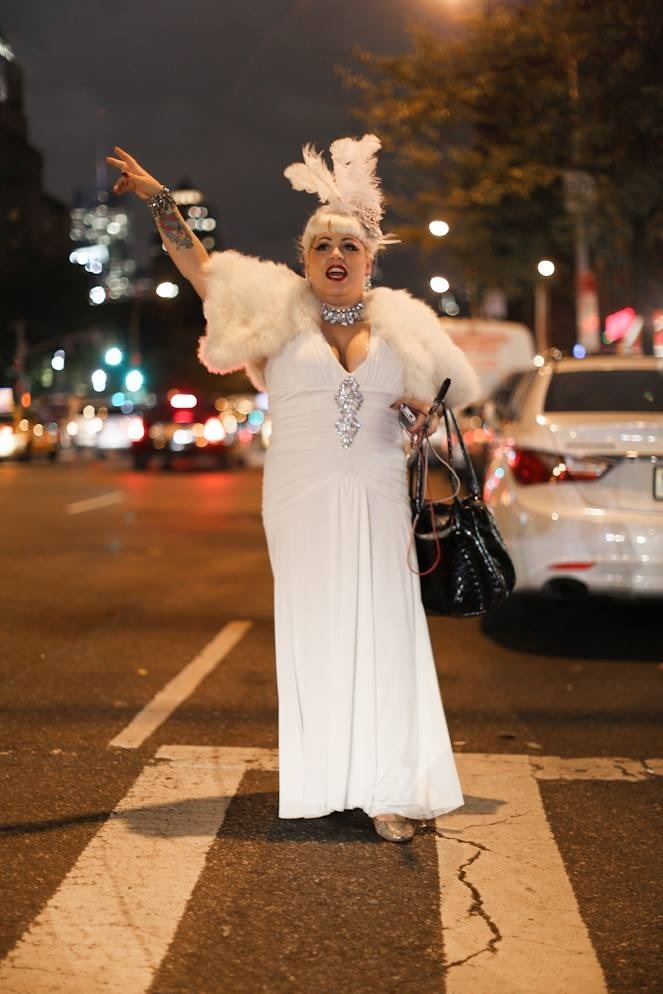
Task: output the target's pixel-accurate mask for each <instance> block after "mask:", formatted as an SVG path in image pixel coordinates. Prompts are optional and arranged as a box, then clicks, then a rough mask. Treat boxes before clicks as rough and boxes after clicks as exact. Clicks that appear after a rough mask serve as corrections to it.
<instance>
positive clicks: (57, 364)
mask: <svg viewBox="0 0 663 994" xmlns="http://www.w3.org/2000/svg"><path fill="white" fill-rule="evenodd" d="M51 366H52V367H53V369H54V370H55V371H56V372H57V373H59V372H61V371H62V370H63V369H64V349H57V351H56V352H54V353H53V358H52V359H51Z"/></svg>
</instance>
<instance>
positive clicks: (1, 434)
mask: <svg viewBox="0 0 663 994" xmlns="http://www.w3.org/2000/svg"><path fill="white" fill-rule="evenodd" d="M59 451H60V429H59V426H58V424H57V422H56V421H55V420H53V419H52V418H51V417H50V416H49V415H48V412H43V413H42V412H39V411H37V410H35V409H33V408H25V407H21V405H20V404H16V403H15V402H14V395H13V390H12V388H11V387H2V388H0V459H19V460H22V461H27V460H29V459H32V458H33V457H44V458H47V459H50V460H51V461H52V460H55V459H57V457H58V453H59Z"/></svg>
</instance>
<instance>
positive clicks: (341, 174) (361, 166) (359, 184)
mask: <svg viewBox="0 0 663 994" xmlns="http://www.w3.org/2000/svg"><path fill="white" fill-rule="evenodd" d="M381 147H382V143H381V142H380V139H379V138H376V136H375V135H364V137H363V138H360V139H359V140H356V139H354V138H338V139H337V140H336V141H334V142H332V144H331V145H330V146H329V151H330V152H331V157H332V163H333V171H332V170H331V169H330V168H329V166H328V165H327V164H326V162H325V161H324V159H323V158H322V155H321V154H320V153H319V152H317V151H316V150H315V148H314V146H313V145H304V147H303V149H302V157H303V159H304V161H303V162H293V163H292V164H291V165H289V166H288V167H287V169H285V170H284V176H286V178H287V179H288V180H290V182H291V184H292V186H293V188H294V189H295V190H305V191H306V193H315V194H317V195H318V198H319V199H320V202H321V204H324V205H327V206H328V208H329V210H331V211H333V212H334V213H337V214H349V215H351V216H353V217H356V218H357V220H358V221H359V222H360V224H361V225H362V227H363V228H364V229H365V230H366V233H367V235H368V237H369V239H370V240H371V242H375V243H381V244H388V243H390V242H393V241H397V239H394V237H393V236H391V235H386V236H385V235H383V234H382V231H381V229H380V221H381V220H382V215H383V213H384V207H383V196H382V190H381V189H380V181H379V179H378V177H377V175H376V172H375V170H376V164H377V163H376V156H377V153H378V150H379V149H380V148H381Z"/></svg>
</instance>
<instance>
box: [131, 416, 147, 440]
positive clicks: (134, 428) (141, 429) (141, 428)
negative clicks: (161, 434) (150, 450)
mask: <svg viewBox="0 0 663 994" xmlns="http://www.w3.org/2000/svg"><path fill="white" fill-rule="evenodd" d="M128 431H129V438H130V439H131V441H132V442H140V441H142V440H143V438H145V424H144V422H143V419H142V418H140V417H138V416H136V417H135V418H131V420H130V421H129V429H128Z"/></svg>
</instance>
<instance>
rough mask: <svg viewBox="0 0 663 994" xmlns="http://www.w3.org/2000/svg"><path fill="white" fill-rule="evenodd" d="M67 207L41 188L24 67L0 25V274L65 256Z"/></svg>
mask: <svg viewBox="0 0 663 994" xmlns="http://www.w3.org/2000/svg"><path fill="white" fill-rule="evenodd" d="M68 248H69V211H68V209H67V207H66V206H65V205H64V204H63V203H61V202H60V201H59V200H56V199H55V198H54V197H51V196H49V195H48V194H46V193H44V191H43V189H42V156H41V154H40V152H38V151H37V149H36V148H34V146H32V145H31V144H30V141H29V136H28V127H27V121H26V117H25V111H24V107H23V79H22V73H21V68H20V66H19V65H18V63H17V61H16V57H15V55H14V52H13V50H12V47H11V45H10V43H9V41H8V40H7V39H6V37H5V36H4V34H3V33H2V30H0V276H1V277H3V278H12V277H13V276H14V275H18V274H20V273H22V272H23V271H24V270H25V269H26V268H29V267H31V266H34V265H35V264H36V263H38V261H39V260H44V261H46V260H49V259H58V258H62V257H66V254H67V252H68Z"/></svg>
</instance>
